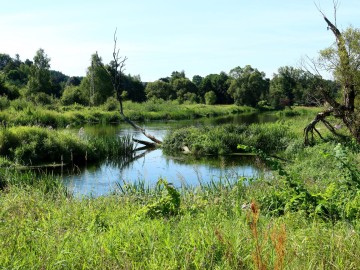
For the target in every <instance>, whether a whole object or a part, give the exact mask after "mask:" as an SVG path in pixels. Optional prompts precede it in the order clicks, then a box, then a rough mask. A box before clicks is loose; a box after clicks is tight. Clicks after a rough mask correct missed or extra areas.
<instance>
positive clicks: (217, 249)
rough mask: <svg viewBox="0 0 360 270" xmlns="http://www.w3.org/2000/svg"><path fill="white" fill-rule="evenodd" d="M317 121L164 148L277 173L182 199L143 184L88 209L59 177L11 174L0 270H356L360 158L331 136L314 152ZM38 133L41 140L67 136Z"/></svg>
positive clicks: (357, 150) (11, 135)
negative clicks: (246, 161) (246, 157)
mask: <svg viewBox="0 0 360 270" xmlns="http://www.w3.org/2000/svg"><path fill="white" fill-rule="evenodd" d="M313 112H314V110H306V109H304V108H299V109H295V110H291V111H283V112H281V114H282V115H285V114H290V115H291V116H292V117H291V118H285V117H284V119H283V120H280V121H278V122H276V123H268V124H252V125H249V126H234V125H224V126H221V127H220V126H219V127H213V128H209V127H198V128H194V127H189V128H184V129H179V130H175V131H174V132H173V133H171V134H169V136H168V137H167V139H166V140H165V141H164V148H165V149H164V150H166V151H178V150H179V148H181V146H183V145H186V146H188V147H189V149H190V150H191V152H192V154H193V155H194V156H196V155H200V156H201V155H223V154H234V153H236V154H252V155H255V156H256V157H257V159H258V162H260V163H261V164H263V166H264V170H266V171H268V172H269V173H268V174H265V175H264V176H263V177H261V178H257V179H245V178H239V179H227V180H226V181H225V180H224V181H212V182H210V183H209V184H206V185H199V186H198V187H186V186H184V187H182V188H180V189H175V188H174V187H173V186H172V185H171V179H159V182H158V184H157V186H156V187H152V188H150V187H147V186H146V185H144V183H142V182H141V181H140V182H138V183H132V184H131V183H128V184H126V185H120V184H119V186H118V189H116V190H114V191H113V193H111V194H109V195H108V196H103V197H98V198H93V197H82V198H79V197H76V196H74V194H71V192H70V191H69V190H67V189H66V188H65V187H64V186H63V185H62V184H61V181H60V179H57V178H56V177H54V176H51V175H42V176H40V177H39V175H37V174H35V172H32V171H27V172H24V171H18V170H13V169H9V168H3V169H1V172H0V187H1V191H0V239H1V240H0V249H1V253H0V269H79V268H81V269H99V268H101V269H358V266H359V265H360V259H359V256H358V249H359V247H360V236H359V231H360V224H359V215H360V172H359V168H360V166H359V165H360V147H359V145H357V144H356V143H355V142H353V141H351V140H343V141H339V140H338V139H337V138H334V137H332V136H331V135H330V134H326V133H324V136H325V137H326V141H320V140H317V141H316V143H315V145H314V146H312V147H305V146H304V144H303V127H304V126H305V125H306V123H308V121H309V120H311V118H312V116H313ZM18 128H20V127H14V128H13V129H14V130H12V129H11V128H6V129H5V133H4V131H2V132H3V133H2V135H1V136H2V137H1V138H2V141H16V140H17V138H18V137H21V136H25V135H21V134H27V133H26V132H27V131H19V130H18ZM28 128H32V129H34V130H33V131H31V132H30V133H31V134H36V136H34V137H31V136H30V135H28V136H30V137H31V138H32V139H31V141H36V139H37V138H46V139H47V140H52V139H51V138H52V137H51V136H55V137H56V136H57V135H49V134H48V133H50V134H51V132H54V131H51V130H46V131H44V130H45V128H38V127H36V128H35V127H28ZM319 128H320V129H322V131H324V130H323V128H324V127H321V126H320V127H319ZM57 132H60V131H57ZM17 134H19V135H17ZM55 134H56V133H55ZM41 136H43V137H41ZM46 136H49V137H46ZM66 136H73V135H69V134H67V133H66V132H65V135H63V134H62V135H61V136H60V138H61V140H60V139H56V140H55V139H54V141H58V142H59V147H60V146H61V145H63V141H65V139H64V138H67V137H66ZM4 138H7V139H6V140H5V139H4ZM71 138H72V139H74V140H75V138H76V140H80V138H79V136H77V135H75V137H71ZM22 139H23V137H21V140H22ZM72 139H67V140H68V141H72ZM18 140H20V139H18ZM80 141H81V143H80V145H82V143H84V145H83V146H82V147H83V149H88V148H86V147H88V145H86V144H85V141H82V140H80ZM29 142H30V141H29ZM60 142H61V143H60ZM30 144H31V143H29V145H30ZM14 145H15V144H14ZM36 145H41V144H36ZM95 145H100V143H96V144H95ZM19 147H21V146H19ZM19 147H17V148H16V147H14V149H18V148H19ZM106 147H107V148H106ZM106 147H105V146H103V148H102V149H105V150H103V151H104V152H103V153H108V152H109V153H110V152H111V151H110V150H106V149H111V147H108V146H106ZM5 148H6V147H5ZM5 148H4V149H5ZM1 149H2V148H1ZM35 149H37V148H36V147H35ZM79 151H80V150H79ZM107 151H108V152H107ZM18 152H19V153H21V151H20V150H18V151H16V150H15V151H13V154H14V155H15V153H18ZM23 152H24V151H23ZM35 152H37V151H35ZM85 152H86V150H85ZM85 152H84V150H83V152H82V155H84V154H85ZM30 153H31V151H30ZM7 155H8V156H9V157H10V156H11V152H9V153H8V154H7ZM14 157H15V156H14ZM14 160H15V159H14Z"/></svg>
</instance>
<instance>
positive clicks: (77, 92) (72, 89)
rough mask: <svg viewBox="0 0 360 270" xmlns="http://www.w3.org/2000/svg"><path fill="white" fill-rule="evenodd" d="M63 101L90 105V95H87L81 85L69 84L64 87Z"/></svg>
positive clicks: (69, 103)
mask: <svg viewBox="0 0 360 270" xmlns="http://www.w3.org/2000/svg"><path fill="white" fill-rule="evenodd" d="M61 103H62V104H63V105H72V104H74V103H77V104H81V105H88V104H89V97H88V96H86V95H85V93H84V92H83V91H82V90H81V88H80V87H79V86H73V85H69V86H67V87H65V89H64V92H63V94H62V96H61Z"/></svg>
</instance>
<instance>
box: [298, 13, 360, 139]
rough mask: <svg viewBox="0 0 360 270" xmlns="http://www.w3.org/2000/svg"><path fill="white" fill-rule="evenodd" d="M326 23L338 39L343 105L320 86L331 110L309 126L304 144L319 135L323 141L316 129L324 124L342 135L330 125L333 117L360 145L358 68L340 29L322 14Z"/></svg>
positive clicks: (305, 130) (318, 116)
mask: <svg viewBox="0 0 360 270" xmlns="http://www.w3.org/2000/svg"><path fill="white" fill-rule="evenodd" d="M321 13H322V12H321ZM322 15H323V17H324V20H325V22H326V23H327V26H328V29H330V30H331V31H332V32H333V34H334V35H335V38H336V45H337V54H338V58H339V64H338V67H337V68H338V71H339V76H338V77H339V78H338V79H339V82H340V84H341V86H342V91H343V100H342V104H341V103H339V102H337V101H336V100H335V99H334V98H333V97H331V96H330V94H329V93H328V92H327V91H326V89H323V88H322V87H321V86H320V90H321V92H322V94H323V96H324V98H325V100H326V101H327V103H329V105H330V108H329V109H327V110H326V111H324V112H321V113H318V114H317V115H316V117H315V118H314V120H313V121H312V122H311V123H310V124H308V125H307V126H306V127H305V129H304V135H305V138H304V143H305V145H310V144H312V143H313V142H314V134H317V135H318V136H319V137H320V138H321V139H323V137H322V135H321V133H320V132H319V131H318V130H317V129H316V125H317V124H318V123H319V122H322V123H323V124H324V125H325V126H326V128H327V129H328V130H330V131H331V133H333V134H334V135H338V136H342V135H340V134H339V133H338V132H337V131H336V129H335V127H334V126H333V125H332V124H330V122H329V121H328V120H327V119H326V118H327V117H328V116H330V115H333V116H334V117H336V118H339V119H341V120H342V122H343V124H344V125H345V126H346V127H347V129H348V130H349V132H350V134H351V136H352V137H353V138H354V139H355V140H356V141H357V142H358V143H360V115H359V113H358V112H357V111H356V109H355V98H356V94H357V92H356V90H357V89H356V87H357V85H356V78H355V74H356V70H354V69H355V68H356V67H354V65H352V64H351V59H350V54H349V52H348V50H347V48H346V41H345V38H344V37H343V35H342V34H341V32H340V31H339V29H338V28H337V27H336V26H335V25H334V24H333V23H331V22H330V21H329V20H328V19H327V18H326V16H325V15H324V14H323V13H322Z"/></svg>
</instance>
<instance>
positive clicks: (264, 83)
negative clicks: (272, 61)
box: [227, 65, 269, 107]
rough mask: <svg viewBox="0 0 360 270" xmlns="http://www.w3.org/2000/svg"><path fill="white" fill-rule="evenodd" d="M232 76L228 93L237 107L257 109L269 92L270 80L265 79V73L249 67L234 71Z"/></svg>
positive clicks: (237, 68) (231, 73) (231, 72)
mask: <svg viewBox="0 0 360 270" xmlns="http://www.w3.org/2000/svg"><path fill="white" fill-rule="evenodd" d="M230 76H231V77H232V78H233V80H232V81H231V84H230V86H229V89H228V91H227V92H228V93H229V94H230V95H231V97H232V98H233V99H234V101H235V104H237V105H248V106H252V107H255V106H256V105H257V103H258V102H259V101H260V100H262V99H264V97H266V95H267V93H268V92H269V80H268V79H266V78H265V73H264V72H260V71H258V70H257V69H254V68H252V67H251V66H249V65H247V66H245V67H244V68H241V67H236V68H234V69H232V70H231V71H230Z"/></svg>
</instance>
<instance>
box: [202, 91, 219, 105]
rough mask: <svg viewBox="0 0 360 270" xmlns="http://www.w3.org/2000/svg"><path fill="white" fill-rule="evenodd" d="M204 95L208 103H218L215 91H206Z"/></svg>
mask: <svg viewBox="0 0 360 270" xmlns="http://www.w3.org/2000/svg"><path fill="white" fill-rule="evenodd" d="M204 97H205V104H206V105H214V104H215V103H216V94H215V92H214V91H209V92H206V93H205V96H204Z"/></svg>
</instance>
